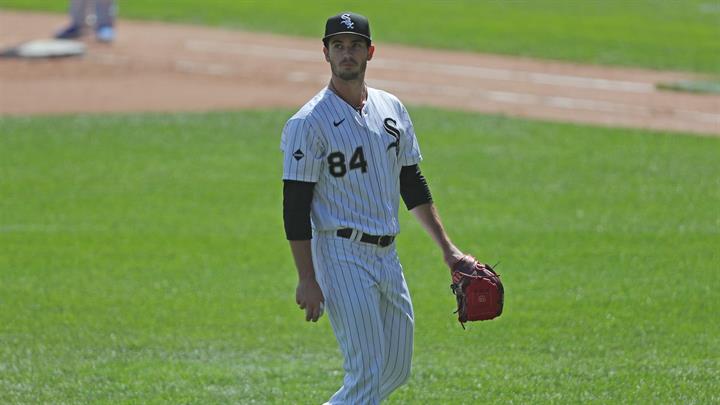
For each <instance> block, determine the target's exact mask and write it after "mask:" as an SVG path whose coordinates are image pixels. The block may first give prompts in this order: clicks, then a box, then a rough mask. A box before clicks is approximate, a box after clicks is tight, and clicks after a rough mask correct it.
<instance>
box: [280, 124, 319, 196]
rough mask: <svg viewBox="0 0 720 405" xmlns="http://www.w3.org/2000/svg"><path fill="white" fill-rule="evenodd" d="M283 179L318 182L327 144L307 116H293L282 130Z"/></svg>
mask: <svg viewBox="0 0 720 405" xmlns="http://www.w3.org/2000/svg"><path fill="white" fill-rule="evenodd" d="M280 150H282V152H283V180H296V181H305V182H310V183H317V181H318V179H319V178H320V173H321V170H322V167H323V162H324V160H323V158H324V156H325V146H324V143H323V142H322V138H321V137H320V136H319V134H317V133H316V132H315V131H314V130H313V128H312V124H311V123H310V122H309V121H308V120H307V118H292V119H290V120H289V121H288V122H287V123H286V124H285V128H284V129H283V132H282V138H281V141H280Z"/></svg>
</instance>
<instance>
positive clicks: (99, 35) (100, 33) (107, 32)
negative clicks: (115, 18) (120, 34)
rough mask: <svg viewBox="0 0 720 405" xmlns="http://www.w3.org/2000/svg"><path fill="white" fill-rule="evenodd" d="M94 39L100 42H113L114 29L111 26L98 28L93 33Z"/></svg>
mask: <svg viewBox="0 0 720 405" xmlns="http://www.w3.org/2000/svg"><path fill="white" fill-rule="evenodd" d="M95 38H96V39H97V40H98V41H100V42H112V41H114V40H115V29H114V28H113V27H112V26H111V25H106V26H104V27H100V28H98V29H97V31H95Z"/></svg>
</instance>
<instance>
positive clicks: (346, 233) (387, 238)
mask: <svg viewBox="0 0 720 405" xmlns="http://www.w3.org/2000/svg"><path fill="white" fill-rule="evenodd" d="M358 232H360V231H358ZM352 233H353V230H352V229H350V228H342V229H338V230H337V236H339V237H341V238H345V239H350V238H351V237H352ZM360 233H361V234H362V236H361V237H360V242H365V243H372V244H373V245H378V246H380V247H386V246H390V245H391V244H392V243H393V241H394V240H395V236H394V235H382V236H378V235H370V234H369V233H363V232H360Z"/></svg>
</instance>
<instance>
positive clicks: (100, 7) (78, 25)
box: [55, 0, 117, 42]
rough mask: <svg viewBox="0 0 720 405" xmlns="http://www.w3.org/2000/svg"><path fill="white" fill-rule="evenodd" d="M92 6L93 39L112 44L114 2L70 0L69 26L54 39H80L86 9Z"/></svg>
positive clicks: (112, 0)
mask: <svg viewBox="0 0 720 405" xmlns="http://www.w3.org/2000/svg"><path fill="white" fill-rule="evenodd" d="M93 3H94V4H93ZM93 6H94V8H95V22H94V26H95V38H96V39H97V40H98V41H100V42H112V41H113V40H114V39H115V29H114V27H113V26H114V22H115V15H116V13H117V6H116V5H115V1H114V0H93V1H90V0H71V1H70V25H68V26H67V27H65V28H63V29H62V30H60V31H58V32H57V33H56V34H55V38H57V39H75V38H80V37H81V36H82V35H83V34H84V29H85V28H84V27H85V23H86V19H87V16H88V9H89V8H91V7H93Z"/></svg>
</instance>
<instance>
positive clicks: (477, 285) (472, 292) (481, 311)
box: [450, 256, 505, 329]
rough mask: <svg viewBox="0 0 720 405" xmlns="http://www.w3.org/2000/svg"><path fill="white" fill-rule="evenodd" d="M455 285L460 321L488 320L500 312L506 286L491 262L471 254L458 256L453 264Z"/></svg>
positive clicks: (453, 290) (452, 287) (452, 285)
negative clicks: (482, 261)
mask: <svg viewBox="0 0 720 405" xmlns="http://www.w3.org/2000/svg"><path fill="white" fill-rule="evenodd" d="M452 281H453V283H452V284H451V285H450V289H452V292H453V294H455V298H456V299H457V311H455V313H457V314H458V321H460V325H462V327H463V329H465V322H469V321H486V320H489V319H493V318H496V317H498V316H500V314H501V313H502V310H503V301H504V299H505V289H504V288H503V285H502V282H501V281H500V275H499V274H497V273H496V272H495V270H494V269H493V268H492V267H491V266H490V265H488V264H484V263H480V262H479V261H477V259H475V258H474V257H472V256H465V257H464V258H462V259H460V260H458V262H457V263H455V265H454V266H453V268H452Z"/></svg>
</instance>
